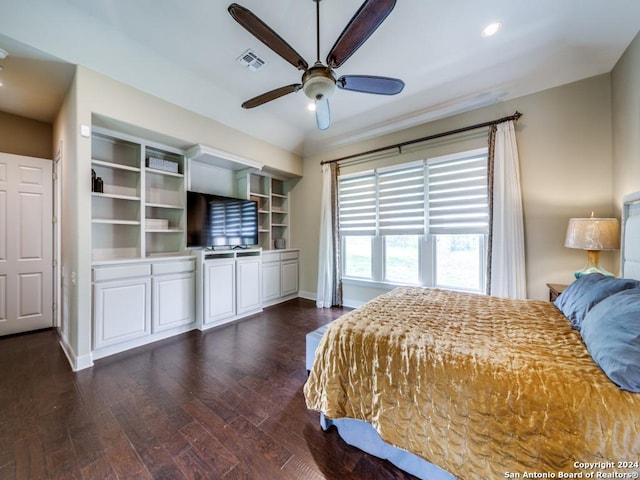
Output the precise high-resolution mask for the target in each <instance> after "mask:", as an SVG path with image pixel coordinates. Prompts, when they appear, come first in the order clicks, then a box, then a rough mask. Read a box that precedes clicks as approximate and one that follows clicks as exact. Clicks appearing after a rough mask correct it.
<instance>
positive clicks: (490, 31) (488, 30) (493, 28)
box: [482, 22, 502, 37]
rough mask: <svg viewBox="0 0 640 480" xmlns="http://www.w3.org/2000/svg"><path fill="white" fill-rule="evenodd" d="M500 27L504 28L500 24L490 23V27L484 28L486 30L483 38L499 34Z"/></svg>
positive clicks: (483, 31)
mask: <svg viewBox="0 0 640 480" xmlns="http://www.w3.org/2000/svg"><path fill="white" fill-rule="evenodd" d="M500 27H502V24H501V23H500V22H494V23H490V24H489V25H487V26H486V27H484V30H482V36H483V37H492V36H494V35H495V34H496V33H498V30H500Z"/></svg>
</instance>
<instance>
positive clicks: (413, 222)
mask: <svg viewBox="0 0 640 480" xmlns="http://www.w3.org/2000/svg"><path fill="white" fill-rule="evenodd" d="M338 201H339V206H340V234H341V235H370V236H375V235H424V234H425V233H426V231H427V228H426V227H427V226H428V232H429V233H432V234H445V233H448V234H459V233H487V232H488V229H489V228H488V227H489V201H488V192H487V154H486V152H484V153H480V154H478V153H477V151H476V152H474V153H473V154H471V155H467V156H460V155H458V156H455V157H447V158H443V159H434V160H428V161H426V162H420V163H419V164H416V163H411V164H406V165H404V166H399V167H398V166H396V167H393V168H390V169H381V170H377V171H374V172H367V173H363V174H355V175H349V176H344V177H340V179H339V187H338Z"/></svg>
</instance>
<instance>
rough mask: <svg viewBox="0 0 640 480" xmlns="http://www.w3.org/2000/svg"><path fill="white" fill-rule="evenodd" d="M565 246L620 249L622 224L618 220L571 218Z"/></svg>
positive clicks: (590, 248)
mask: <svg viewBox="0 0 640 480" xmlns="http://www.w3.org/2000/svg"><path fill="white" fill-rule="evenodd" d="M564 246H565V247H569V248H581V249H583V250H616V249H618V248H620V222H618V219H617V218H570V219H569V226H568V227H567V237H566V239H565V242H564Z"/></svg>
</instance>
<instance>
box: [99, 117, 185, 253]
mask: <svg viewBox="0 0 640 480" xmlns="http://www.w3.org/2000/svg"><path fill="white" fill-rule="evenodd" d="M91 146H92V160H91V168H92V169H93V170H94V171H95V172H96V175H97V176H98V177H100V178H101V179H102V181H103V185H104V187H103V191H102V192H96V191H93V192H92V203H91V206H92V260H93V261H94V262H101V261H112V260H135V259H143V258H148V257H164V256H171V255H180V254H184V251H185V226H186V216H185V195H186V194H185V160H184V155H183V152H181V151H179V150H177V149H174V148H171V147H166V146H162V145H157V144H153V143H150V142H146V141H144V140H142V139H137V138H135V137H132V136H128V135H126V134H122V133H118V132H112V131H109V130H104V129H99V128H97V127H96V128H94V131H93V135H92V143H91ZM150 157H152V158H157V159H161V160H166V161H169V162H173V163H174V164H175V165H177V171H175V172H171V171H165V170H160V169H156V168H152V167H149V166H148V164H147V159H148V158H150Z"/></svg>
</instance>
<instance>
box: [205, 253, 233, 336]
mask: <svg viewBox="0 0 640 480" xmlns="http://www.w3.org/2000/svg"><path fill="white" fill-rule="evenodd" d="M204 292H205V293H204V323H205V325H207V324H212V323H216V322H218V321H220V320H224V319H226V318H229V317H233V316H235V314H236V261H235V259H234V258H224V259H216V260H209V261H207V262H206V263H205V266H204Z"/></svg>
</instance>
